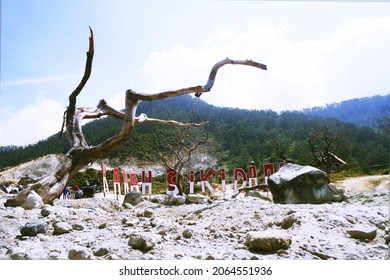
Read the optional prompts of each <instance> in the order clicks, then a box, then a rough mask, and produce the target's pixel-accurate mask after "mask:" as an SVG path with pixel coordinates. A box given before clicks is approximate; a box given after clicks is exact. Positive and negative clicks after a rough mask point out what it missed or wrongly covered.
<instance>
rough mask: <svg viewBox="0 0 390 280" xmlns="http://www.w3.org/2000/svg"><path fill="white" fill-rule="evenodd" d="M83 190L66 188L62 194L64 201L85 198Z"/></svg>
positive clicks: (74, 187)
mask: <svg viewBox="0 0 390 280" xmlns="http://www.w3.org/2000/svg"><path fill="white" fill-rule="evenodd" d="M83 194H84V193H83V190H82V189H80V187H79V186H77V185H73V186H66V187H65V188H64V191H63V192H62V198H63V199H78V198H82V197H83Z"/></svg>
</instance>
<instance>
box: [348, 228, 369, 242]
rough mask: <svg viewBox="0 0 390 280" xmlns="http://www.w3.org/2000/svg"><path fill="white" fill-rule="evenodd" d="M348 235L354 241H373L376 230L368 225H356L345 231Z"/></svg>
mask: <svg viewBox="0 0 390 280" xmlns="http://www.w3.org/2000/svg"><path fill="white" fill-rule="evenodd" d="M347 232H348V234H349V235H350V236H351V237H352V238H355V239H368V240H373V239H374V238H375V237H376V228H375V227H373V226H369V225H356V226H354V227H353V228H352V229H349V230H347Z"/></svg>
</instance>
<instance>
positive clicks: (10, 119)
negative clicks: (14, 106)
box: [0, 93, 65, 146]
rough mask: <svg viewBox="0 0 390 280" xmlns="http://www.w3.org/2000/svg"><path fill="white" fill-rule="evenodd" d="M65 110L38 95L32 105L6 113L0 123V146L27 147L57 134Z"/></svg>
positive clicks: (41, 94) (54, 102)
mask: <svg viewBox="0 0 390 280" xmlns="http://www.w3.org/2000/svg"><path fill="white" fill-rule="evenodd" d="M64 110H65V108H64V107H63V106H62V105H61V104H60V103H59V102H57V101H55V100H52V99H48V98H46V97H45V96H44V94H43V93H40V94H39V96H38V98H37V99H36V101H35V103H34V104H29V105H27V106H26V107H24V108H22V109H20V110H19V111H17V112H8V114H7V117H6V118H5V119H3V120H2V122H1V123H0V146H5V145H28V144H32V143H34V142H37V141H39V140H42V139H45V138H47V137H49V136H50V135H52V134H55V133H57V132H59V130H60V129H61V124H62V115H63V112H64Z"/></svg>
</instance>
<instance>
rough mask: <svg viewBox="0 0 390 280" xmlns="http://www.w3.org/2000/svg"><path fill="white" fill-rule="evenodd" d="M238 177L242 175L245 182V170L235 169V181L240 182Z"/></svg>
mask: <svg viewBox="0 0 390 280" xmlns="http://www.w3.org/2000/svg"><path fill="white" fill-rule="evenodd" d="M238 175H241V178H242V180H243V181H246V174H245V171H244V169H242V168H236V169H234V180H236V181H238Z"/></svg>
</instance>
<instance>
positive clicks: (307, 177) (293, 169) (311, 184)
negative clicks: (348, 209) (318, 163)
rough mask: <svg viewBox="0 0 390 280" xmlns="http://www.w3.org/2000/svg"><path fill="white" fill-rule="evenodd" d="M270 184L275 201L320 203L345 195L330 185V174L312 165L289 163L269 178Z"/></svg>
mask: <svg viewBox="0 0 390 280" xmlns="http://www.w3.org/2000/svg"><path fill="white" fill-rule="evenodd" d="M268 185H269V188H270V191H271V193H272V197H273V201H274V202H275V203H282V204H301V203H312V204H320V203H329V202H334V201H341V200H342V197H344V196H343V194H342V193H341V192H340V193H336V191H337V189H335V187H334V186H332V187H330V186H329V176H328V174H326V173H325V172H324V171H322V170H319V169H317V168H315V167H312V166H301V165H297V164H292V163H287V164H285V165H284V166H283V167H282V168H280V169H279V171H278V172H276V173H274V174H272V175H271V176H270V177H269V178H268ZM340 196H341V198H340Z"/></svg>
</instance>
